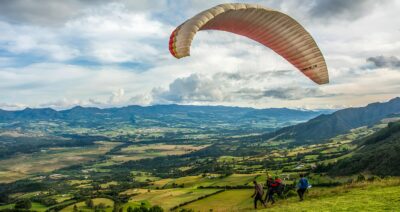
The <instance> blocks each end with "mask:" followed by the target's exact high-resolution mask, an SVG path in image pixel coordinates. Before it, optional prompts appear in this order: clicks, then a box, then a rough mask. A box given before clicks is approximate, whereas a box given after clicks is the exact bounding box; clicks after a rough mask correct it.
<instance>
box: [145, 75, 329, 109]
mask: <svg viewBox="0 0 400 212" xmlns="http://www.w3.org/2000/svg"><path fill="white" fill-rule="evenodd" d="M292 72H293V71H287V70H278V71H270V72H260V73H257V72H256V73H244V72H233V73H223V72H221V73H216V74H214V75H212V76H210V77H208V76H205V75H199V74H192V75H190V76H188V77H184V78H178V79H175V80H174V81H173V82H172V83H171V84H169V86H168V89H161V88H157V89H154V90H153V92H152V94H153V100H154V102H156V103H188V102H211V103H212V102H240V101H243V100H252V101H257V100H260V99H263V98H275V99H286V100H299V99H304V98H309V97H327V96H329V95H328V94H325V93H324V92H322V91H321V90H320V89H318V88H315V87H311V88H308V87H301V86H297V87H294V86H291V87H287V86H288V85H287V84H286V85H279V86H275V87H267V86H258V84H263V82H265V80H267V81H268V80H271V77H272V78H275V79H276V78H284V75H291V73H292ZM272 80H273V79H272ZM282 81H285V80H282ZM254 85H256V86H254ZM281 86H282V87H281ZM289 86H290V85H289Z"/></svg>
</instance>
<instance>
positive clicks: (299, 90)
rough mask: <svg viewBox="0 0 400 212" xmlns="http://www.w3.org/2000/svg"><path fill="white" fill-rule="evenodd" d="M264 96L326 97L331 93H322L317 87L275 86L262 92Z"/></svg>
mask: <svg viewBox="0 0 400 212" xmlns="http://www.w3.org/2000/svg"><path fill="white" fill-rule="evenodd" d="M263 96H264V97H272V98H276V99H286V100H299V99H304V98H309V97H327V96H332V94H324V93H323V92H322V91H321V90H320V89H319V88H315V87H314V88H303V87H288V88H275V89H270V90H266V91H264V92H263Z"/></svg>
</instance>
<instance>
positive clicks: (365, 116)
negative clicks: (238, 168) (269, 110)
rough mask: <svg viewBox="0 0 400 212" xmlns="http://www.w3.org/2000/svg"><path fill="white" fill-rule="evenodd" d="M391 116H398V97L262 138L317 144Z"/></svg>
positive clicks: (288, 128) (321, 116)
mask: <svg viewBox="0 0 400 212" xmlns="http://www.w3.org/2000/svg"><path fill="white" fill-rule="evenodd" d="M393 114H400V97H396V98H394V99H391V100H390V101H388V102H383V103H371V104H368V105H367V106H365V107H357V108H347V109H343V110H338V111H336V112H334V113H332V114H323V115H320V116H318V117H315V118H313V119H311V120H309V121H307V122H305V123H300V124H297V125H293V126H288V127H284V128H282V129H279V130H277V131H275V132H272V133H267V134H265V135H264V136H263V138H264V139H293V140H295V142H318V141H320V140H325V139H329V138H332V137H334V136H337V135H340V134H343V133H347V132H348V131H349V130H351V129H354V128H358V127H362V126H371V125H374V124H376V123H377V122H379V121H380V120H382V119H384V118H385V117H388V116H390V115H393Z"/></svg>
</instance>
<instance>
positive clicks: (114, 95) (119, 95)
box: [108, 88, 125, 104]
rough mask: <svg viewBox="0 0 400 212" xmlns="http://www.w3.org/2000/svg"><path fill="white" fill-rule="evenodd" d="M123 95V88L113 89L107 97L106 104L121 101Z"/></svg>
mask: <svg viewBox="0 0 400 212" xmlns="http://www.w3.org/2000/svg"><path fill="white" fill-rule="evenodd" d="M124 95H125V90H124V89H123V88H120V89H118V90H117V91H114V92H113V93H112V95H111V96H110V98H109V99H108V104H117V103H120V102H121V101H122V98H123V97H124Z"/></svg>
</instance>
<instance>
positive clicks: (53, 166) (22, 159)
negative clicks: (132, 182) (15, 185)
mask: <svg viewBox="0 0 400 212" xmlns="http://www.w3.org/2000/svg"><path fill="white" fill-rule="evenodd" d="M119 144H120V143H117V142H96V145H92V146H85V147H72V148H71V147H62V148H61V147H59V148H48V149H44V150H42V151H40V152H37V153H32V154H19V155H16V156H14V157H12V158H9V159H5V160H0V183H7V182H13V181H16V180H18V179H23V178H26V177H28V176H31V175H32V174H38V173H46V172H51V171H53V170H57V169H60V168H63V167H68V166H71V165H75V164H82V163H84V162H88V161H91V160H95V159H97V158H99V157H100V156H101V155H103V154H105V153H106V152H107V151H109V150H110V149H112V148H114V147H115V146H117V145H119Z"/></svg>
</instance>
